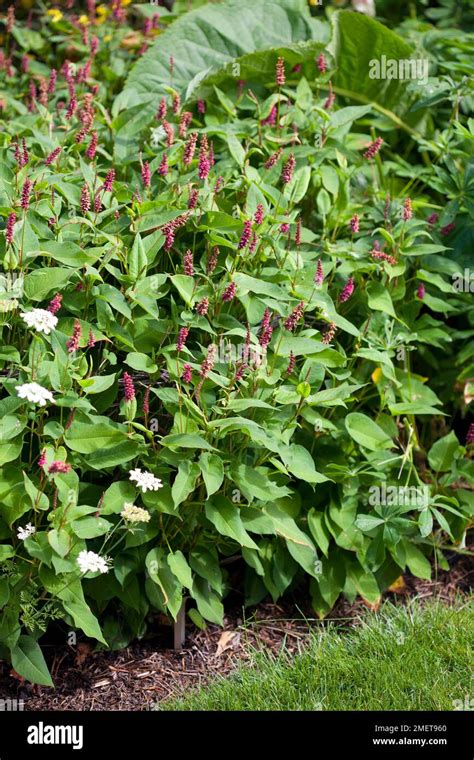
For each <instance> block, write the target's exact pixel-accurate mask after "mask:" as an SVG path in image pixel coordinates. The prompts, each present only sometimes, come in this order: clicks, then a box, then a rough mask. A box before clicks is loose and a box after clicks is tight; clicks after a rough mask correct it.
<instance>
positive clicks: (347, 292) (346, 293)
mask: <svg viewBox="0 0 474 760" xmlns="http://www.w3.org/2000/svg"><path fill="white" fill-rule="evenodd" d="M354 288H355V285H354V279H353V278H352V277H349V279H348V280H347V282H346V284H345V285H344V287H343V289H342V290H341V295H340V296H339V300H340V302H341V303H345V302H346V301H348V300H349V298H350V297H351V295H352V294H353V292H354Z"/></svg>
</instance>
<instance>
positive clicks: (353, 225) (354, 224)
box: [349, 214, 359, 234]
mask: <svg viewBox="0 0 474 760" xmlns="http://www.w3.org/2000/svg"><path fill="white" fill-rule="evenodd" d="M349 229H350V231H351V232H352V234H355V233H356V232H359V216H358V215H357V214H354V216H353V217H352V219H351V220H350V222H349Z"/></svg>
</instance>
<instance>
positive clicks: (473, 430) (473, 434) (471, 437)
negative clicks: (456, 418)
mask: <svg viewBox="0 0 474 760" xmlns="http://www.w3.org/2000/svg"><path fill="white" fill-rule="evenodd" d="M473 443H474V422H471V424H470V425H469V430H468V431H467V435H466V446H470V445H471V444H473Z"/></svg>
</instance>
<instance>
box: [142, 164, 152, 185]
mask: <svg viewBox="0 0 474 760" xmlns="http://www.w3.org/2000/svg"><path fill="white" fill-rule="evenodd" d="M142 182H143V184H144V185H145V187H150V184H151V169H150V164H149V163H148V161H145V163H144V164H143V166H142Z"/></svg>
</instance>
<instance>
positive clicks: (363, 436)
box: [345, 412, 393, 451]
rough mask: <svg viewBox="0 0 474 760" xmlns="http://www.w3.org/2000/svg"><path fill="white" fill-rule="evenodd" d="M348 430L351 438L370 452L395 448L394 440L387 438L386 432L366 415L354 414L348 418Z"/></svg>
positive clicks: (346, 421)
mask: <svg viewBox="0 0 474 760" xmlns="http://www.w3.org/2000/svg"><path fill="white" fill-rule="evenodd" d="M345 423H346V429H347V432H348V433H349V435H350V436H351V438H353V439H354V441H356V443H358V444H360V446H363V447H364V448H365V449H369V450H370V451H379V450H380V449H390V448H392V446H393V443H392V440H391V439H390V438H389V437H388V436H387V434H386V433H385V431H384V430H382V428H381V427H379V426H378V425H377V423H376V422H374V421H373V420H372V419H370V417H367V415H366V414H360V413H359V412H352V413H351V414H348V415H347V416H346V420H345Z"/></svg>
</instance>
